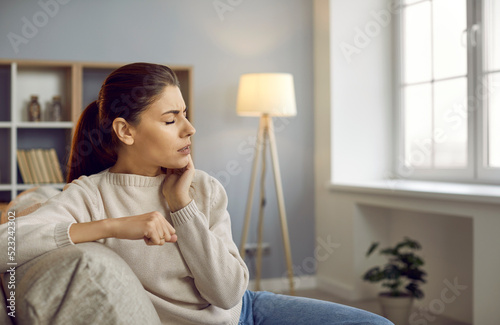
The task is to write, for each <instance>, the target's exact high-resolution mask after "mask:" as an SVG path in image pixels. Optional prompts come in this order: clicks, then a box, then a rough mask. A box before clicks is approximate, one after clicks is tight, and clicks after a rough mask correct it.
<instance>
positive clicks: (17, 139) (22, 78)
mask: <svg viewBox="0 0 500 325" xmlns="http://www.w3.org/2000/svg"><path fill="white" fill-rule="evenodd" d="M124 64H126V63H117V62H113V63H101V62H75V61H73V62H71V61H42V60H13V59H0V140H1V141H0V202H2V201H3V202H8V201H10V200H12V199H13V198H14V197H15V196H17V194H19V193H20V192H21V191H24V190H26V189H29V188H32V187H34V186H40V185H50V186H54V187H56V188H59V189H62V188H63V187H64V185H65V184H64V183H47V184H45V183H42V184H27V183H25V182H24V179H23V176H22V174H21V170H20V166H19V164H18V160H17V152H18V150H19V149H22V150H31V149H51V148H54V149H55V151H56V156H57V160H59V164H60V166H61V167H62V173H63V179H65V177H66V170H65V169H66V168H65V167H64V166H66V162H67V159H68V156H69V148H70V144H71V138H72V134H73V131H74V127H75V124H76V122H77V121H78V118H79V117H80V114H81V112H82V111H83V109H84V108H85V107H86V106H87V105H88V104H89V103H90V102H91V101H93V100H95V99H96V98H97V94H98V91H99V89H100V87H101V84H102V83H103V81H104V79H105V78H106V77H107V76H108V75H109V73H110V72H111V71H113V70H114V69H116V68H118V67H120V66H122V65H124ZM170 67H171V68H172V69H173V70H174V71H175V73H176V74H177V76H178V78H179V82H180V84H181V92H182V94H183V96H184V100H185V101H186V104H187V106H188V107H189V108H190V109H189V111H188V114H189V116H188V118H190V119H191V120H192V118H193V117H192V112H193V92H192V70H191V67H189V66H170ZM31 95H37V96H38V100H39V103H40V106H41V109H42V121H40V122H31V121H29V120H28V111H27V106H28V102H29V99H30V96H31ZM53 96H60V97H61V102H62V105H63V111H62V121H58V122H54V121H47V119H46V116H47V114H46V112H47V110H48V107H49V106H50V103H51V100H52V98H53Z"/></svg>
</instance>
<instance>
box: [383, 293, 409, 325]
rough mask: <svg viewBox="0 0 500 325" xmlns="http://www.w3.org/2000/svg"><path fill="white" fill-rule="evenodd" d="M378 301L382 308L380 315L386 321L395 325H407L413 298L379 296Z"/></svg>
mask: <svg viewBox="0 0 500 325" xmlns="http://www.w3.org/2000/svg"><path fill="white" fill-rule="evenodd" d="M378 299H379V301H380V305H381V306H382V314H383V315H384V317H386V318H387V319H388V320H390V321H391V322H393V323H394V324H397V325H408V319H409V318H410V313H411V308H412V306H413V297H411V296H409V295H408V296H401V297H392V296H389V295H383V294H381V295H379V296H378Z"/></svg>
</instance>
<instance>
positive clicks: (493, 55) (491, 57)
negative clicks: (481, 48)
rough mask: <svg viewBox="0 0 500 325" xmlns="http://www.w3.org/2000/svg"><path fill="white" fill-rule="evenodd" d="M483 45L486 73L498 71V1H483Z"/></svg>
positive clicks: (499, 7) (499, 2)
mask: <svg viewBox="0 0 500 325" xmlns="http://www.w3.org/2000/svg"><path fill="white" fill-rule="evenodd" d="M484 7H485V10H484V13H485V15H484V16H485V17H484V20H485V31H486V33H485V34H486V35H485V44H486V53H485V54H486V62H487V68H486V70H488V71H495V70H496V71H498V70H500V19H499V17H500V1H498V0H486V1H485V6H484Z"/></svg>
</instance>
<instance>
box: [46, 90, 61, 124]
mask: <svg viewBox="0 0 500 325" xmlns="http://www.w3.org/2000/svg"><path fill="white" fill-rule="evenodd" d="M61 114H62V104H61V96H54V97H52V104H51V105H50V110H49V114H48V118H49V121H61V119H62V118H61Z"/></svg>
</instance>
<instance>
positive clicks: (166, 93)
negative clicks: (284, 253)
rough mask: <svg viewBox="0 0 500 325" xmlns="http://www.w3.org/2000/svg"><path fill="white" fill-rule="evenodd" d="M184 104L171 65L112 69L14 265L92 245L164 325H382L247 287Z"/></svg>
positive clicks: (353, 312) (29, 220)
mask: <svg viewBox="0 0 500 325" xmlns="http://www.w3.org/2000/svg"><path fill="white" fill-rule="evenodd" d="M186 111H187V108H186V105H185V103H184V100H183V98H182V95H181V92H180V90H179V83H178V80H177V78H176V76H175V74H174V73H173V71H172V70H171V69H169V68H168V67H165V66H161V65H155V64H147V63H134V64H129V65H126V66H123V67H121V68H119V69H117V70H115V71H114V72H112V73H111V74H110V75H109V76H108V78H107V79H106V81H105V82H104V84H103V85H102V88H101V91H100V93H99V97H98V100H97V101H95V102H93V103H91V104H90V105H89V106H88V107H87V108H86V109H85V110H84V112H83V113H82V115H81V117H80V120H79V122H78V125H77V127H76V130H75V136H74V138H73V143H72V148H71V155H70V159H69V162H68V176H67V182H68V183H69V184H68V185H67V186H66V187H65V189H64V191H63V192H61V193H60V194H58V195H56V196H54V197H53V198H51V199H50V200H48V201H47V202H46V203H45V204H44V205H42V207H40V208H39V209H38V210H36V211H35V212H34V213H32V214H31V215H28V216H25V217H22V218H19V220H18V226H17V227H18V229H17V234H18V237H19V238H21V236H23V237H25V238H30V240H29V241H26V240H23V241H22V242H24V244H23V245H22V247H20V248H19V251H18V254H17V256H18V257H20V260H19V262H20V263H19V264H21V263H23V262H24V261H26V260H29V259H32V258H34V257H36V256H38V255H40V254H42V253H44V252H46V251H48V250H51V249H56V248H58V247H62V246H65V245H71V244H77V243H82V242H90V241H100V242H102V243H104V244H105V245H106V246H108V247H110V248H112V249H113V250H114V251H115V252H117V253H118V254H119V255H120V256H121V257H122V258H123V259H124V260H125V261H126V262H127V263H128V264H129V265H130V266H131V268H132V270H133V271H134V273H135V274H136V275H137V276H138V278H139V279H140V281H141V283H142V284H143V286H144V288H145V289H146V291H147V292H148V295H149V297H150V298H151V300H152V302H153V305H154V306H155V308H156V310H157V312H158V315H159V317H160V320H161V322H162V323H163V324H253V323H254V321H255V323H256V324H260V323H262V324H294V323H296V324H362V323H366V324H390V322H388V321H387V320H385V319H383V318H382V317H379V316H376V315H373V314H370V313H368V312H365V311H361V310H357V309H354V308H350V307H346V306H341V305H336V304H332V303H327V302H321V301H317V300H312V299H305V298H294V297H286V296H281V295H275V294H271V293H268V292H250V291H247V290H246V288H247V285H248V269H247V267H246V265H245V263H244V261H243V260H242V259H241V257H240V255H239V253H238V249H237V247H236V245H235V244H234V242H233V240H232V236H231V227H230V218H229V214H228V212H227V210H226V207H227V196H226V193H225V191H224V188H223V187H222V185H221V184H220V183H219V182H218V181H216V180H215V179H214V178H212V177H210V176H209V175H208V174H206V173H204V172H202V171H198V170H195V168H194V165H193V161H192V160H191V155H190V144H191V142H190V138H191V136H193V135H194V134H195V132H196V131H195V129H194V128H193V126H192V125H191V124H190V123H189V121H188V120H187V119H186ZM48 218H50V219H48ZM43 220H51V221H50V223H47V222H45V223H44V222H43ZM20 242H21V241H20ZM144 242H145V243H144ZM39 247H43V248H44V249H43V251H41V250H40V249H39Z"/></svg>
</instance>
